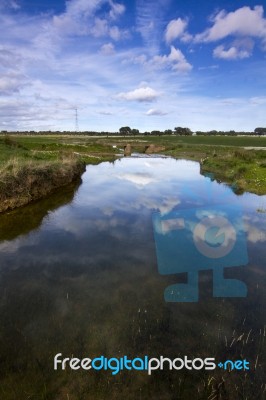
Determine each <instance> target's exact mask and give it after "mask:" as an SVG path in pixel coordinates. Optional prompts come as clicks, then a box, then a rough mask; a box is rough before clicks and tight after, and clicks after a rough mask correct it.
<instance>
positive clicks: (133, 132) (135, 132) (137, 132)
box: [131, 129, 139, 136]
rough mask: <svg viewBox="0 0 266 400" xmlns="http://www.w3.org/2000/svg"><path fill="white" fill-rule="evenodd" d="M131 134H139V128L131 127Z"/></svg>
mask: <svg viewBox="0 0 266 400" xmlns="http://www.w3.org/2000/svg"><path fill="white" fill-rule="evenodd" d="M131 133H132V135H134V136H135V135H139V130H138V129H132V130H131Z"/></svg>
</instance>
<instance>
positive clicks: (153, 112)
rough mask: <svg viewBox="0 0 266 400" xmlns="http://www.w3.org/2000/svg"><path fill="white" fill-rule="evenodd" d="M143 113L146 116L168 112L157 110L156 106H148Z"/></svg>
mask: <svg viewBox="0 0 266 400" xmlns="http://www.w3.org/2000/svg"><path fill="white" fill-rule="evenodd" d="M145 114H146V115H148V116H152V115H157V116H162V115H167V114H168V113H167V112H166V111H163V110H159V109H156V108H150V109H149V110H148V111H147V112H146V113H145Z"/></svg>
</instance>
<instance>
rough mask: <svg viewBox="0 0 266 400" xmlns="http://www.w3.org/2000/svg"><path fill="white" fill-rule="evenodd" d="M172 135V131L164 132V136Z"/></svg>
mask: <svg viewBox="0 0 266 400" xmlns="http://www.w3.org/2000/svg"><path fill="white" fill-rule="evenodd" d="M172 133H173V131H172V129H166V130H165V131H164V134H165V135H172Z"/></svg>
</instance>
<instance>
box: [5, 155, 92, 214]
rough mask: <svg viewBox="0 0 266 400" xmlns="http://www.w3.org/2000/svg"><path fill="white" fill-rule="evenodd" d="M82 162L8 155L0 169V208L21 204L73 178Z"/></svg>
mask: <svg viewBox="0 0 266 400" xmlns="http://www.w3.org/2000/svg"><path fill="white" fill-rule="evenodd" d="M84 170H85V164H84V163H83V162H82V161H80V160H77V159H63V160H61V161H60V162H56V161H51V162H43V163H38V162H34V161H26V162H25V161H24V162H22V160H19V159H10V160H9V161H8V163H7V164H5V166H2V168H1V170H0V179H1V180H0V212H3V211H7V210H12V209H14V208H16V207H20V206H24V205H26V204H28V203H30V202H32V201H34V200H38V199H40V198H42V197H45V196H47V195H48V194H50V193H52V192H53V191H55V190H56V189H58V188H59V187H61V186H64V185H67V184H69V183H71V182H73V181H75V180H77V179H78V178H79V177H80V176H81V174H82V173H83V172H84Z"/></svg>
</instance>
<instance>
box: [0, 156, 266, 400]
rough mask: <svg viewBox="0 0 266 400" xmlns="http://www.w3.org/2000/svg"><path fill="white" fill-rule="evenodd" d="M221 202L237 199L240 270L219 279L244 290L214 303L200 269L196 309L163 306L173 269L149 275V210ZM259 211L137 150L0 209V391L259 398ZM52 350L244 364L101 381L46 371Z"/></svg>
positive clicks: (152, 260)
mask: <svg viewBox="0 0 266 400" xmlns="http://www.w3.org/2000/svg"><path fill="white" fill-rule="evenodd" d="M227 202H229V203H230V202H234V204H239V205H242V207H243V210H244V211H243V222H244V227H245V231H246V236H247V245H248V256H249V264H248V265H247V266H245V267H238V268H233V269H232V268H231V269H230V268H228V271H227V272H226V275H228V277H233V278H238V279H241V280H242V281H243V282H245V283H246V285H247V288H248V296H247V298H240V299H230V298H229V299H223V298H213V296H212V274H211V271H205V272H201V273H200V274H199V277H200V300H199V302H198V303H191V304H189V303H166V302H165V301H164V295H163V294H164V289H165V288H166V287H167V286H168V285H171V284H174V283H177V282H186V274H185V271H184V274H181V275H169V276H162V275H160V274H159V272H158V266H157V260H156V251H155V243H154V236H153V227H152V213H153V212H156V211H157V212H158V211H160V212H161V213H162V214H165V213H167V212H170V211H172V210H179V209H182V208H184V209H185V208H189V207H201V206H205V205H206V204H211V205H213V204H224V203H227ZM265 206H266V196H261V197H259V196H256V195H252V194H248V193H245V194H243V195H241V196H237V195H236V194H235V193H233V191H232V190H231V189H230V188H228V187H227V186H225V185H222V184H219V183H217V182H215V181H211V179H210V178H207V177H204V176H202V175H200V170H199V164H198V163H195V162H190V161H183V160H178V161H177V160H173V159H170V158H152V157H149V158H124V159H121V160H118V161H116V162H115V163H102V164H100V165H98V166H88V167H87V171H86V172H85V173H84V175H83V176H82V182H78V183H77V184H75V185H72V186H69V187H68V188H64V189H62V190H60V191H59V192H58V193H56V194H54V195H52V196H51V197H49V198H47V199H44V200H41V201H39V202H36V203H34V204H32V205H30V206H27V207H24V208H22V209H19V210H16V211H13V212H10V213H8V214H5V215H2V216H0V274H1V275H0V285H1V301H0V355H1V356H0V365H1V368H0V374H1V389H0V398H1V399H21V400H23V399H71V400H72V399H95V400H97V399H126V398H127V399H182V400H183V399H184V400H186V399H191V398H194V399H208V398H210V399H213V400H214V399H229V400H231V399H234V400H236V399H248V400H251V399H252V400H253V399H263V398H264V397H263V396H265V382H264V373H263V372H264V370H263V367H264V366H263V362H264V359H265V306H266V302H265V281H266V279H265V278H266V273H265V267H266V261H265V260H266V246H265V245H266V231H265V227H266V214H264V213H259V212H258V211H257V210H258V209H260V208H262V209H263V208H265ZM263 352H264V354H263ZM57 353H63V356H65V357H70V356H71V355H74V356H76V357H80V358H82V357H90V358H93V357H96V356H100V355H104V356H106V357H121V356H123V355H128V356H129V357H133V358H134V357H137V356H139V357H142V356H144V355H148V356H150V357H158V356H160V355H164V356H165V357H170V358H176V357H184V356H185V355H187V356H189V357H191V358H196V357H201V358H205V357H215V358H216V359H217V360H218V359H219V360H220V359H221V360H226V359H227V358H231V359H241V358H246V359H248V360H249V361H250V364H251V369H250V371H247V373H246V372H239V371H238V372H234V373H233V372H231V373H230V372H228V371H222V370H218V369H217V370H215V371H211V372H202V371H194V372H191V371H170V372H169V371H167V370H164V371H158V372H155V373H154V374H153V375H152V376H147V373H145V372H139V371H134V372H132V371H131V372H130V371H128V372H122V373H120V374H118V375H116V376H115V377H114V376H111V374H110V372H97V373H92V372H81V371H73V372H71V371H65V372H59V371H54V370H53V357H54V355H55V354H57ZM209 396H211V397H209ZM219 396H220V397H219Z"/></svg>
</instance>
